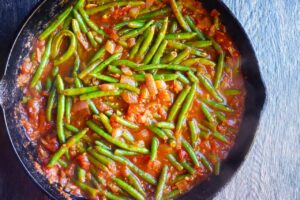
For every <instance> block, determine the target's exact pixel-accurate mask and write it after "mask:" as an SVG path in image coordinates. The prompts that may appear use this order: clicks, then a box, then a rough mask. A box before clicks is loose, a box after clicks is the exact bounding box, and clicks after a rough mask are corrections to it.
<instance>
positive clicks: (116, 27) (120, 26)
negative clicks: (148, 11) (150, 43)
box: [114, 20, 145, 30]
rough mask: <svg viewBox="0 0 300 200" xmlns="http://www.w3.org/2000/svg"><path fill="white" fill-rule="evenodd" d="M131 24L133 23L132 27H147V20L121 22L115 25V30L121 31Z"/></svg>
mask: <svg viewBox="0 0 300 200" xmlns="http://www.w3.org/2000/svg"><path fill="white" fill-rule="evenodd" d="M129 23H131V25H137V24H138V25H140V24H143V25H145V20H128V21H123V22H120V23H118V24H115V25H114V28H115V29H116V30H119V29H121V28H123V27H124V26H127V25H129ZM132 28H133V27H132ZM138 28H140V27H138Z"/></svg>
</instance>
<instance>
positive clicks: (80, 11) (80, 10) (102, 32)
mask: <svg viewBox="0 0 300 200" xmlns="http://www.w3.org/2000/svg"><path fill="white" fill-rule="evenodd" d="M78 11H79V13H80V14H81V16H82V18H83V19H84V21H85V23H86V24H87V25H88V26H89V27H90V28H91V29H92V30H94V31H96V32H97V33H99V34H100V35H103V36H107V34H106V33H105V32H104V31H103V30H102V29H100V28H99V27H98V26H97V24H95V23H94V22H93V21H92V20H91V19H90V18H89V16H88V14H87V13H86V12H85V10H84V9H83V8H78Z"/></svg>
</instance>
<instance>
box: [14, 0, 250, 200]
mask: <svg viewBox="0 0 300 200" xmlns="http://www.w3.org/2000/svg"><path fill="white" fill-rule="evenodd" d="M180 2H181V3H180V4H179V8H181V9H182V10H181V13H183V16H185V15H189V16H191V18H192V19H193V20H194V22H195V24H196V27H197V28H198V29H199V30H201V31H202V32H203V33H204V34H205V36H206V38H207V40H209V41H212V40H214V41H215V42H216V43H217V45H219V47H220V48H221V50H222V51H223V52H224V54H225V59H224V65H225V66H224V70H223V72H222V76H221V83H220V86H219V88H217V91H218V92H219V93H220V94H221V95H222V98H223V99H224V103H223V105H226V106H228V108H231V109H232V110H233V112H224V111H222V110H220V109H217V108H215V107H214V106H211V105H208V104H207V107H208V110H209V112H210V113H211V114H212V116H213V118H214V119H215V121H216V123H215V124H214V123H210V122H208V119H207V116H206V115H205V113H204V112H203V110H202V109H201V105H202V104H203V101H202V100H203V99H206V100H212V101H214V102H215V101H216V99H214V97H213V96H212V94H211V93H210V92H209V91H208V90H207V89H206V87H205V86H204V85H203V84H202V83H201V82H198V83H197V90H196V95H195V97H194V99H193V101H192V104H191V107H190V109H189V110H188V113H187V115H186V120H185V121H184V123H183V126H182V128H181V129H180V130H176V129H173V128H172V129H171V132H173V134H174V136H175V135H176V134H175V133H177V134H178V133H180V134H181V135H182V137H183V138H184V139H185V140H187V141H188V142H190V143H191V133H190V129H189V127H188V123H187V122H189V121H192V120H195V121H197V123H199V125H198V126H199V127H198V128H199V130H198V132H197V134H198V136H197V140H196V142H195V146H194V147H193V149H194V151H195V152H196V155H197V158H198V159H199V160H200V163H201V164H200V165H199V166H198V167H197V166H195V165H194V164H193V161H192V159H191V156H190V155H189V153H188V152H187V150H186V149H185V148H184V147H183V146H182V145H181V144H180V145H178V144H177V145H176V144H175V145H172V143H171V142H170V141H171V139H170V138H169V139H168V140H163V139H161V138H160V139H159V142H160V144H159V147H158V151H157V156H156V158H155V159H154V161H151V160H150V155H149V154H138V155H133V156H125V157H126V158H127V159H129V160H130V161H131V162H132V163H133V164H134V165H135V166H136V167H138V168H139V169H140V170H142V171H144V172H146V173H149V174H150V175H151V176H153V177H154V178H155V179H156V180H157V181H158V179H159V176H160V174H161V170H162V168H163V166H165V165H167V166H169V170H168V179H167V181H166V186H165V187H164V189H163V196H164V197H167V196H168V194H169V193H170V192H171V191H173V190H180V192H181V193H184V192H186V191H188V190H189V189H191V188H192V187H193V186H194V185H195V184H197V183H199V182H201V181H203V180H205V179H207V178H208V177H209V176H210V175H211V174H213V173H214V172H213V171H211V170H210V168H209V167H207V166H205V163H203V160H201V158H202V157H203V156H204V157H205V158H206V159H207V161H208V162H209V166H210V167H211V169H214V168H215V166H216V165H218V163H219V162H220V161H221V160H224V159H226V156H227V154H228V152H229V151H230V149H231V147H232V146H233V144H234V141H235V137H236V133H237V132H238V129H239V124H240V122H241V117H242V114H243V109H244V98H245V89H244V82H243V77H242V74H241V72H240V66H239V61H240V59H241V58H240V56H239V52H238V51H237V50H236V49H235V47H234V44H233V42H232V40H231V39H230V37H229V35H228V34H227V31H226V27H225V26H223V25H222V24H221V22H220V19H219V17H220V14H219V13H218V11H216V10H213V11H211V12H210V13H209V12H208V11H206V10H205V9H204V8H203V7H202V5H201V3H199V2H198V1H194V0H182V1H180ZM94 6H97V5H93V4H86V5H85V8H86V10H89V9H92V8H93V7H94ZM165 6H168V7H169V3H168V1H162V2H160V1H148V0H146V5H140V6H121V7H117V6H116V7H113V8H110V9H108V10H104V11H103V12H100V13H99V12H98V13H96V14H93V15H91V16H90V19H91V20H92V21H93V22H94V23H95V24H96V25H97V26H98V27H100V28H101V29H103V30H104V31H105V33H106V34H107V35H108V37H106V38H103V36H101V35H99V34H97V33H96V32H94V31H93V30H92V29H90V31H92V32H93V34H94V37H101V38H102V39H103V43H102V44H98V45H97V47H92V45H91V43H90V42H89V40H88V39H87V37H86V36H85V39H86V40H87V41H88V42H89V48H88V49H85V48H84V47H83V46H82V44H81V43H80V42H77V48H76V52H77V54H78V56H79V58H80V68H79V72H80V71H82V70H84V69H86V68H87V67H88V66H89V65H90V64H89V62H90V59H91V58H92V57H93V55H95V53H96V52H97V50H98V49H99V48H100V47H105V44H106V43H107V41H108V40H110V41H111V42H112V43H114V44H115V48H114V53H117V52H118V51H119V52H121V53H122V56H121V58H120V59H126V60H130V58H129V53H130V51H131V49H132V47H133V46H134V45H135V44H136V42H137V37H136V38H134V39H133V38H131V39H129V40H127V41H125V43H127V45H128V46H127V47H126V45H124V46H122V45H121V42H120V40H121V39H120V38H122V36H121V35H120V31H122V30H124V29H126V26H124V28H121V29H120V30H116V28H114V25H115V24H118V23H120V22H123V21H126V20H130V19H134V18H133V17H132V16H135V15H136V14H138V13H140V15H142V13H143V12H144V13H146V12H147V11H148V12H150V11H151V10H155V8H156V9H161V8H163V7H165ZM166 16H168V17H169V28H168V31H167V33H169V31H170V30H169V29H170V27H171V24H172V23H173V22H176V18H175V16H174V14H173V12H172V11H170V12H168V13H167V14H164V15H160V16H157V17H155V18H154V19H155V21H158V20H162V19H164V17H166ZM135 17H136V16H135ZM137 17H138V16H137ZM65 21H67V20H65ZM147 22H148V19H147V20H145V23H147ZM64 23H65V22H64ZM62 25H64V24H62ZM157 26H159V25H157ZM177 26H178V28H177V30H176V33H180V32H185V31H184V30H183V29H182V28H181V27H180V25H179V24H178V23H177ZM62 27H63V26H59V27H58V29H57V31H56V33H57V32H59V31H61V29H62ZM160 29H161V27H159V28H156V32H155V37H154V39H153V41H152V44H151V46H152V45H153V43H154V41H155V40H156V38H157V34H158V31H159V30H160ZM70 30H72V29H71V28H70ZM144 35H145V34H144ZM47 41H48V39H47V40H46V42H45V41H40V40H38V39H37V40H36V41H35V42H34V46H33V52H32V56H31V58H30V59H29V58H27V59H25V60H24V64H23V65H22V66H21V74H20V75H19V85H20V87H21V88H22V89H23V92H24V97H26V98H24V101H23V102H22V103H21V112H22V116H23V117H22V124H23V126H24V127H25V129H26V130H27V134H28V136H29V137H30V138H31V139H32V142H35V143H36V144H37V149H38V152H39V158H37V161H39V162H40V164H41V166H42V171H43V173H44V174H45V175H46V176H47V178H48V179H49V181H50V182H58V183H59V184H60V185H61V186H62V188H63V190H64V191H68V192H70V193H72V194H75V195H83V196H85V197H90V198H92V199H97V198H99V199H103V198H104V196H105V195H104V194H103V193H101V192H98V193H97V195H96V196H93V195H92V194H91V193H89V192H88V191H87V190H85V189H83V188H82V187H80V186H79V185H78V184H77V183H76V181H74V180H76V179H78V175H77V171H78V168H79V167H80V168H82V170H84V171H85V173H86V175H85V180H82V182H84V184H86V185H89V187H93V188H97V187H100V188H101V189H100V190H107V191H109V192H111V193H113V194H115V195H119V196H125V197H128V196H130V194H128V193H126V192H124V190H122V189H120V186H118V185H117V184H116V183H115V181H114V180H113V177H118V178H120V179H123V180H124V181H125V182H127V183H130V181H129V180H128V168H130V167H128V166H126V165H124V163H120V162H118V161H116V160H115V161H112V162H113V164H112V165H107V166H106V167H105V166H104V165H103V166H104V168H106V170H105V169H104V168H102V169H101V168H99V167H97V166H96V165H95V164H94V163H93V162H92V161H91V160H90V159H89V157H90V156H91V155H90V153H89V150H90V149H93V148H94V147H95V140H98V141H101V142H103V143H105V144H106V145H108V146H109V147H110V148H111V149H112V151H113V150H115V149H120V148H119V147H117V146H116V145H113V144H111V143H109V142H108V141H107V140H105V139H104V138H103V137H101V136H99V135H98V134H96V133H95V132H94V131H92V130H91V129H89V131H88V133H87V135H86V136H84V137H83V138H82V139H81V140H80V141H79V142H78V143H77V144H76V145H73V146H72V147H71V148H69V150H68V154H64V155H63V156H62V157H61V158H60V161H59V162H58V163H56V164H55V165H54V166H53V167H49V165H48V163H49V159H50V158H51V157H52V156H53V155H54V153H55V152H56V151H57V150H58V149H59V148H61V144H60V142H59V140H58V137H57V128H56V124H57V122H56V116H57V99H56V100H55V101H56V103H55V104H54V107H53V110H52V113H51V114H52V119H51V120H50V121H48V120H47V118H46V109H47V102H48V98H49V90H46V82H47V79H49V80H51V81H52V82H54V80H55V76H53V75H52V71H53V69H54V63H53V62H54V59H53V58H52V57H50V58H49V62H48V64H47V65H46V67H45V69H44V70H43V73H42V75H41V77H40V79H39V80H40V82H41V85H42V88H41V89H39V88H38V87H34V88H32V87H30V85H29V84H30V81H31V77H32V76H33V74H34V73H35V70H36V68H37V67H38V65H39V63H40V62H41V59H42V55H43V53H44V51H45V45H46V43H47ZM190 41H199V39H198V38H197V37H196V38H193V39H191V40H187V41H185V40H182V41H179V42H181V43H185V42H190ZM69 43H70V41H69V40H68V39H64V40H63V42H62V45H61V48H60V53H59V55H58V56H61V55H62V54H64V52H66V50H67V48H68V46H69ZM195 48H196V49H198V50H201V51H203V52H206V53H207V54H208V56H207V57H206V59H209V60H211V61H213V62H215V63H217V62H218V58H219V56H220V49H218V48H217V47H215V46H212V45H208V46H207V47H203V48H198V47H195ZM171 51H176V52H177V54H179V53H180V52H181V51H182V50H179V49H174V48H171V47H169V46H168V47H167V49H166V50H165V53H164V54H163V56H166V55H168V54H169V53H170V52H171ZM110 56H111V54H110V53H108V52H105V54H104V57H103V58H102V60H105V59H107V58H108V57H110ZM195 57H197V56H195V55H192V54H190V55H189V56H188V57H187V58H185V59H184V60H187V59H189V58H195ZM131 60H132V61H133V62H135V61H136V59H135V58H133V59H131ZM74 62H75V54H73V56H71V57H70V58H69V59H68V60H67V61H65V62H64V63H62V64H60V65H59V66H58V67H59V72H58V74H59V75H60V76H61V77H62V78H63V80H64V84H65V85H64V86H65V89H68V88H73V87H75V86H74V77H73V68H74ZM139 63H140V64H142V63H143V59H142V60H141V59H139ZM117 67H118V68H119V69H120V70H121V71H122V73H123V74H122V75H120V74H118V73H112V72H109V71H108V70H107V67H106V68H105V70H103V71H102V72H101V74H102V75H108V76H111V77H112V78H115V79H117V80H118V81H120V82H121V83H129V84H131V83H134V84H135V86H136V87H137V88H139V89H140V92H139V93H137V94H136V93H132V92H129V91H126V89H125V90H122V94H121V95H120V96H108V97H98V98H93V99H91V100H90V101H92V102H93V103H94V104H95V106H96V108H97V110H98V111H99V112H100V113H104V114H107V117H108V118H109V119H110V124H111V127H112V133H111V135H112V137H114V138H115V139H118V140H120V141H122V142H124V143H128V144H129V143H131V145H133V146H142V147H145V148H147V149H149V150H150V149H151V141H152V138H153V137H155V136H156V137H158V136H157V135H156V134H155V133H153V132H152V131H151V130H150V129H149V128H148V126H149V125H151V124H154V125H155V124H156V123H157V122H165V121H166V120H167V117H168V114H169V112H170V109H171V107H172V106H173V104H174V102H175V100H176V99H177V98H178V95H179V94H180V92H181V91H182V90H183V88H184V87H185V86H184V85H185V84H184V83H183V82H181V81H180V79H176V80H171V81H163V80H159V81H158V80H156V81H154V82H153V77H155V74H154V73H153V74H151V71H147V75H146V81H136V80H134V78H133V76H134V74H136V73H138V72H137V71H135V70H134V69H132V68H130V66H126V65H125V66H117ZM190 67H191V68H192V69H194V70H195V71H196V72H195V74H197V73H201V74H203V75H205V76H206V77H207V78H208V79H209V80H210V81H211V82H212V84H213V82H214V80H215V76H216V73H217V72H216V70H217V68H218V67H217V66H214V67H213V66H209V65H204V64H197V63H195V64H194V65H192V66H190ZM161 73H175V72H174V71H172V70H158V72H157V74H161ZM183 73H184V74H185V72H183ZM148 76H149V77H148ZM49 80H48V81H49ZM81 81H82V84H83V87H89V86H95V85H96V86H98V85H99V90H104V89H107V88H105V87H106V86H105V85H102V84H106V82H105V81H103V80H97V79H96V78H92V77H91V76H87V77H85V78H83V79H82V80H81ZM101 85H102V86H101ZM54 87H55V86H53V85H52V88H54ZM108 89H109V88H108ZM233 93H234V94H233ZM71 101H72V107H71V111H70V112H71V118H70V122H67V119H66V116H65V117H64V121H63V122H64V124H71V125H73V126H75V127H76V128H78V129H80V130H81V129H84V128H86V127H87V125H86V122H87V121H88V120H92V121H94V122H95V123H96V124H97V125H98V126H99V127H100V128H102V129H103V130H105V131H106V132H108V130H107V128H106V127H105V126H104V125H103V124H102V123H101V122H100V121H99V116H97V115H95V114H94V113H93V110H91V109H90V107H89V102H88V101H86V100H80V98H79V96H74V97H72V100H71ZM179 112H180V110H179ZM109 113H110V114H109ZM111 114H112V115H111ZM116 115H120V116H121V117H122V118H123V119H125V120H128V121H129V122H131V123H134V124H136V125H137V126H138V128H137V129H133V128H128V127H126V126H124V125H122V123H120V122H118V120H117V118H116ZM177 120H178V115H176V117H175V119H174V120H173V121H171V123H174V124H175V125H176V123H177ZM124 130H128V131H129V132H130V133H131V134H132V136H133V138H134V141H133V142H130V141H126V139H125V137H124V136H121V135H120V133H121V134H122V131H124ZM200 130H201V131H200ZM64 132H65V134H66V137H67V138H68V137H72V135H74V134H75V133H72V132H71V131H69V130H67V129H65V131H64ZM216 132H217V133H219V134H220V135H222V137H223V139H224V138H225V140H226V141H224V140H222V139H220V138H218V137H217V136H214V133H216ZM109 134H110V133H109ZM158 138H159V137H158ZM177 139H178V138H177ZM177 143H178V140H177ZM99 154H100V153H99ZM170 154H173V155H174V156H175V157H176V158H177V161H178V162H188V163H189V164H190V165H191V166H192V167H193V169H194V171H195V172H194V173H193V174H189V172H188V171H187V170H185V169H183V170H178V169H176V167H174V165H173V164H172V163H171V162H170V160H169V159H168V155H170ZM100 155H101V154H100ZM94 159H95V158H94ZM64 163H66V166H64ZM93 170H94V171H93ZM93 172H96V174H95V173H93ZM215 173H217V172H216V171H215ZM183 174H188V176H187V177H186V178H185V179H182V180H180V181H178V182H176V183H174V180H175V178H176V177H178V176H179V175H183ZM137 176H138V178H139V179H140V181H141V183H142V185H143V188H144V190H145V193H146V194H147V196H146V197H145V198H146V199H153V198H154V196H155V193H156V187H157V186H156V185H153V184H150V183H148V182H147V181H145V180H144V179H143V178H142V177H140V176H139V175H137ZM92 177H93V178H96V179H99V180H103V182H102V183H99V185H100V186H99V185H97V184H95V180H92V179H93V178H92ZM80 188H81V189H80ZM98 191H99V190H98Z"/></svg>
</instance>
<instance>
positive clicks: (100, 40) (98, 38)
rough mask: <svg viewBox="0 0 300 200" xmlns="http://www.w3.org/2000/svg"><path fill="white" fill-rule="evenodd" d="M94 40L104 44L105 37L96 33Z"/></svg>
mask: <svg viewBox="0 0 300 200" xmlns="http://www.w3.org/2000/svg"><path fill="white" fill-rule="evenodd" d="M94 40H95V41H96V42H97V43H99V44H102V42H103V38H102V37H100V36H98V35H94Z"/></svg>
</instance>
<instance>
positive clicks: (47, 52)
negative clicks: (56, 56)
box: [30, 37, 53, 88]
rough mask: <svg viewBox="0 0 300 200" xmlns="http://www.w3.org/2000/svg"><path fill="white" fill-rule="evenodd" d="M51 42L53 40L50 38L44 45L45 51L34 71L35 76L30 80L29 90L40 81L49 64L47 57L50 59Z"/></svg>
mask: <svg viewBox="0 0 300 200" xmlns="http://www.w3.org/2000/svg"><path fill="white" fill-rule="evenodd" d="M52 41H53V38H52V37H50V39H49V40H48V42H47V44H46V47H45V51H44V54H43V57H42V60H41V62H40V64H39V66H38V68H37V70H36V71H35V74H34V76H33V78H32V80H31V83H30V87H31V88H34V87H35V86H36V84H37V83H38V81H39V80H40V78H41V76H42V74H43V72H44V70H45V68H46V66H47V64H48V62H49V57H50V54H51V46H52Z"/></svg>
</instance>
